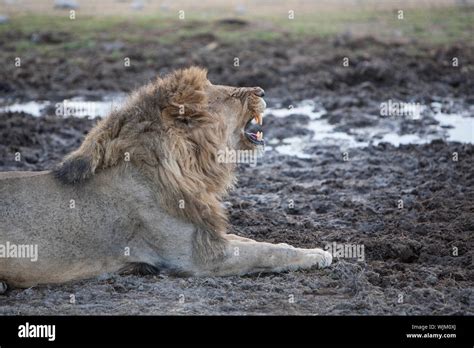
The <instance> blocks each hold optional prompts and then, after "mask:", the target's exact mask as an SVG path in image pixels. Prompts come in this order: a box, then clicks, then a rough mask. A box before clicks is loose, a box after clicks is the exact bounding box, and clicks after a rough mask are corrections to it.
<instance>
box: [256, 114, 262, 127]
mask: <svg viewBox="0 0 474 348" xmlns="http://www.w3.org/2000/svg"><path fill="white" fill-rule="evenodd" d="M255 121H257V123H258V124H259V125H262V124H263V118H262V116H261V115H260V114H255Z"/></svg>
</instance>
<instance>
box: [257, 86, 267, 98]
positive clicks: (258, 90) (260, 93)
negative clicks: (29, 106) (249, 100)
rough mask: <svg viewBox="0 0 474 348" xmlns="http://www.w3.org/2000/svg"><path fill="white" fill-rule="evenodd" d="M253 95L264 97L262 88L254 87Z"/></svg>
mask: <svg viewBox="0 0 474 348" xmlns="http://www.w3.org/2000/svg"><path fill="white" fill-rule="evenodd" d="M255 95H257V96H258V97H260V98H263V97H265V91H264V90H263V88H260V87H257V88H255Z"/></svg>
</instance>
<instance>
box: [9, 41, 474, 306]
mask: <svg viewBox="0 0 474 348" xmlns="http://www.w3.org/2000/svg"><path fill="white" fill-rule="evenodd" d="M11 35H12V37H11V38H4V39H3V41H2V42H0V46H1V47H2V48H5V49H2V53H1V55H2V56H3V57H8V56H9V55H13V54H14V52H12V51H11V50H10V51H9V50H8V49H7V48H8V47H9V41H10V40H12V39H13V38H18V36H21V33H12V34H11ZM36 40H47V41H48V42H57V41H58V40H59V41H61V40H64V35H60V34H54V35H52V34H51V35H46V34H44V33H43V34H41V33H40V34H39V36H37V37H36ZM213 42H216V39H215V37H213V35H212V34H209V35H204V36H203V35H201V36H199V37H198V38H196V39H194V40H191V39H190V40H183V41H182V42H180V44H179V45H169V46H167V45H158V44H154V43H150V44H149V45H150V46H147V47H146V49H145V48H144V47H134V46H130V45H126V44H124V43H122V44H117V43H116V44H114V45H113V47H111V46H110V43H108V42H101V43H100V44H103V45H106V46H104V47H109V48H110V47H111V48H110V49H115V50H118V51H119V52H123V53H124V54H125V53H126V52H129V51H130V52H135V53H134V54H133V56H132V60H133V61H134V62H136V64H134V65H132V67H131V68H130V69H129V70H128V71H126V73H124V71H123V68H122V67H121V66H120V64H122V63H121V62H113V61H112V62H111V61H110V59H109V58H108V55H107V53H106V51H107V49H106V50H105V51H104V50H99V51H97V52H95V56H94V60H95V63H94V64H92V61H89V62H88V63H87V62H86V63H85V64H84V65H83V66H82V65H77V64H71V62H68V61H67V60H65V58H64V57H53V58H45V57H38V56H26V57H25V58H24V59H25V60H24V61H25V63H26V64H24V65H23V67H22V69H21V70H15V71H12V70H9V68H2V69H1V70H0V81H1V82H0V90H1V91H2V92H3V93H4V96H5V99H13V98H20V99H22V100H38V99H48V100H61V98H65V97H71V96H77V95H81V96H84V97H87V98H89V99H93V98H96V99H97V98H100V97H101V96H103V95H105V93H110V92H117V91H122V92H127V91H129V90H130V89H131V88H133V87H134V86H138V85H140V84H142V83H144V82H146V81H147V80H149V79H150V78H152V77H153V76H155V74H156V73H157V72H166V71H169V70H172V69H173V68H175V67H179V66H185V65H189V64H200V65H203V66H206V67H208V68H209V71H210V74H209V75H210V78H211V79H212V80H213V81H214V82H215V83H222V84H231V85H235V84H239V85H261V86H262V87H264V88H265V89H266V92H267V97H268V101H269V105H270V106H277V105H280V106H281V107H288V106H290V105H296V103H297V102H298V101H300V100H303V99H308V98H309V99H312V100H315V101H316V102H317V103H318V104H320V105H322V106H323V107H324V109H325V110H326V113H325V114H324V115H322V116H321V117H322V118H323V119H324V120H326V121H327V122H328V123H329V124H331V125H334V126H335V127H337V130H338V131H340V132H345V133H347V134H350V133H351V132H353V131H354V130H355V129H366V128H370V127H374V126H378V125H381V124H382V125H384V126H387V124H389V123H390V122H392V121H393V120H386V119H383V118H381V117H380V116H378V115H379V112H380V109H379V108H380V103H381V102H383V101H387V100H388V99H394V100H397V99H399V100H404V101H419V102H422V103H423V104H425V105H431V103H433V102H435V103H439V105H440V107H441V108H442V109H443V111H445V112H447V113H453V114H454V113H464V114H466V115H467V116H468V117H469V116H471V117H472V111H473V99H472V90H474V79H472V71H473V66H472V65H467V64H468V63H467V62H469V61H470V62H472V61H473V60H472V58H474V53H473V50H472V47H470V46H469V44H466V45H465V46H463V47H462V49H461V46H460V45H451V46H449V47H436V48H434V47H425V46H423V45H422V44H416V45H415V44H413V43H410V44H402V43H394V44H390V45H389V44H386V43H382V42H379V41H377V40H375V39H372V38H365V39H350V40H349V39H347V38H336V39H331V40H316V39H315V40H311V41H307V42H292V41H284V42H277V43H275V44H274V45H268V44H266V43H262V42H254V41H251V42H247V43H244V44H242V46H239V48H238V52H237V53H236V50H237V48H235V47H232V46H230V45H227V44H224V43H219V42H217V46H215V45H210V44H211V43H213ZM107 45H109V46H107ZM155 52H159V59H154V60H153V61H152V62H150V61H149V60H147V56H149V55H153V54H155ZM90 53H91V52H88V51H87V49H81V50H79V52H78V55H81V56H83V57H85V59H86V60H87V59H89V58H87V57H89V55H88V54H90ZM236 54H241V55H242V56H243V58H242V59H241V65H240V67H239V68H235V67H233V65H232V62H233V57H234V56H235V55H236ZM455 54H458V55H459V54H461V55H462V56H463V57H466V59H465V60H464V59H463V61H464V62H466V65H463V66H461V67H459V68H456V69H455V68H453V67H451V66H449V62H450V60H451V57H452V56H453V55H455ZM345 56H349V57H351V67H352V68H350V69H349V68H344V67H343V66H342V63H341V64H339V63H338V62H340V61H341V62H342V58H343V57H345ZM394 57H396V59H394ZM91 59H92V58H91ZM471 64H472V63H471ZM38 66H41V68H40V69H38ZM469 72H470V73H471V74H470V75H469V74H468V73H469ZM12 74H13V75H12ZM12 76H13V78H12ZM44 113H45V115H43V116H41V117H33V116H31V115H27V114H25V113H18V112H3V113H2V114H0V119H1V122H0V133H1V143H0V168H1V170H43V169H49V168H51V167H52V166H53V165H54V164H55V163H57V162H58V161H59V160H60V158H61V157H62V156H63V155H64V154H66V153H67V152H69V151H71V150H72V149H74V148H76V147H77V146H78V144H79V143H80V141H81V139H82V137H83V136H84V134H85V133H86V132H87V131H88V129H90V128H91V127H92V126H93V124H94V123H95V122H96V120H89V119H86V118H73V117H68V118H62V117H57V116H54V115H53V110H51V109H48V110H46V111H45V112H44ZM389 121H390V122H389ZM264 122H265V123H264V124H265V127H266V130H265V134H266V138H267V139H276V140H278V141H280V140H284V139H285V138H290V137H304V136H308V135H309V133H308V132H310V131H308V129H307V128H306V126H307V124H308V122H310V119H309V117H308V116H307V115H304V114H300V115H294V116H291V117H289V118H278V117H275V116H272V115H268V116H267V117H266V119H265V121H264ZM387 122H389V123H387ZM436 122H437V121H436V119H435V118H434V116H433V114H431V113H426V114H423V115H422V116H421V118H420V119H419V120H407V119H400V120H396V124H397V125H398V128H396V132H397V133H398V134H399V135H401V134H414V133H416V134H418V135H421V136H426V135H427V134H426V133H427V129H429V125H430V124H436ZM387 127H389V126H387ZM316 131H317V130H316ZM447 140H448V141H446V139H445V140H434V141H432V142H429V143H427V144H421V145H420V144H418V145H414V144H408V145H400V146H399V147H396V146H393V145H391V144H388V143H384V142H381V143H380V144H378V145H376V146H375V145H373V144H372V145H369V146H367V147H349V148H344V149H342V148H341V146H338V145H337V144H335V145H334V144H320V143H318V144H317V143H314V144H313V145H312V144H309V147H308V148H307V149H306V150H305V151H306V153H307V154H308V155H309V156H308V157H307V158H298V157H295V156H284V155H281V154H279V153H278V152H276V151H274V150H269V151H267V152H266V154H265V156H264V157H263V158H262V159H261V161H259V163H258V165H257V166H256V167H251V166H248V165H245V164H242V165H241V166H240V167H239V184H238V187H237V189H236V190H235V191H234V192H232V194H231V195H230V197H229V198H228V201H227V202H226V205H227V206H228V209H229V216H230V222H231V232H234V233H237V234H239V235H242V236H245V237H251V238H254V239H256V240H259V241H270V242H285V243H289V244H293V245H295V246H299V247H324V246H325V245H328V244H329V245H331V244H332V243H339V244H354V245H363V246H364V251H365V254H364V259H363V260H357V259H348V258H338V259H336V260H335V262H334V264H333V266H331V267H330V268H329V269H325V270H308V271H297V272H291V273H283V274H257V275H252V276H245V277H227V278H213V277H208V278H175V277H169V276H165V275H158V276H133V275H132V276H118V275H104V276H103V277H100V278H99V279H92V280H85V281H79V282H73V283H70V284H65V285H59V286H58V285H51V286H39V287H35V288H31V289H26V290H19V289H13V290H10V291H9V292H8V293H7V294H6V295H4V296H0V314H124V315H129V314H211V315H212V314H283V315H286V314H305V315H306V314H308V315H314V314H318V315H320V314H326V315H339V314H356V315H366V314H372V315H374V314H382V315H390V314H401V315H405V314H410V315H421V314H441V315H452V314H474V311H473V308H474V307H473V299H474V287H473V284H474V271H473V267H472V264H473V256H474V255H473V253H474V252H473V250H474V242H473V232H474V200H473V197H474V192H473V191H474V176H473V171H472V167H473V161H474V145H472V144H466V143H459V142H452V141H449V139H447ZM17 152H19V153H20V154H21V160H20V161H15V153H17ZM455 153H456V154H457V156H458V157H457V160H454V157H453V156H454V154H455ZM400 200H401V201H402V204H403V206H400ZM456 255H457V256H456ZM71 294H74V296H75V299H76V303H75V304H71V303H70V295H71Z"/></svg>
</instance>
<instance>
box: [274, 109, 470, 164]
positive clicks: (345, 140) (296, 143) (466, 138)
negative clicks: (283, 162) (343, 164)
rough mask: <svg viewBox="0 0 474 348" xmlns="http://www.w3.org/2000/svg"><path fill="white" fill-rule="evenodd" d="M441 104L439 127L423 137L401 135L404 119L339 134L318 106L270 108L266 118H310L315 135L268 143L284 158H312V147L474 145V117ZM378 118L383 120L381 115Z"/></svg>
mask: <svg viewBox="0 0 474 348" xmlns="http://www.w3.org/2000/svg"><path fill="white" fill-rule="evenodd" d="M437 104H438V103H433V104H432V105H431V110H432V113H431V115H432V117H433V118H434V119H435V120H436V121H438V122H439V124H437V125H430V126H428V127H426V128H425V129H424V130H423V131H424V135H420V134H418V133H414V134H400V127H401V124H402V122H403V120H400V119H398V120H397V119H393V118H392V119H390V118H386V117H384V118H383V120H381V122H379V124H378V125H377V126H375V127H361V128H354V129H351V131H350V133H346V132H341V131H337V130H336V127H337V125H332V124H329V123H328V121H327V120H326V119H324V118H322V116H324V115H325V114H326V110H324V108H322V107H321V106H320V105H318V104H317V103H315V102H313V101H311V100H307V101H303V102H302V103H301V104H299V105H298V106H296V107H290V108H274V109H271V108H270V109H267V111H266V115H273V116H275V117H287V116H290V115H295V114H303V115H307V116H308V117H309V118H310V121H309V123H308V125H306V126H304V127H305V128H307V129H309V130H311V131H313V132H314V134H313V135H310V136H304V137H289V138H285V139H282V141H278V140H273V141H270V142H269V150H275V151H277V152H279V153H280V154H283V155H290V156H296V157H299V158H309V157H311V155H310V154H308V153H306V152H305V151H306V150H308V149H309V148H311V147H314V146H317V145H321V146H328V145H329V146H331V145H334V146H338V147H339V148H340V149H341V150H342V151H344V150H347V149H349V148H354V147H366V146H369V145H375V146H376V145H378V144H380V143H382V142H386V143H390V144H392V145H394V146H397V147H398V146H400V145H406V144H425V143H429V142H431V141H432V140H435V139H443V140H447V141H457V142H461V143H470V144H472V143H474V117H469V116H467V115H459V114H446V113H442V112H441V111H440V109H439V106H438V105H437ZM377 117H381V116H378V115H377Z"/></svg>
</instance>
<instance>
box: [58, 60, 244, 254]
mask: <svg viewBox="0 0 474 348" xmlns="http://www.w3.org/2000/svg"><path fill="white" fill-rule="evenodd" d="M207 83H209V82H208V80H207V71H206V70H205V69H202V68H198V67H191V68H187V69H183V70H177V71H175V72H173V73H171V74H169V75H167V76H165V77H163V78H157V79H156V80H155V81H153V82H151V83H150V84H148V85H146V86H144V87H142V88H140V89H138V90H137V91H136V92H134V93H133V94H132V96H131V97H130V98H129V100H128V101H127V103H126V104H125V106H124V107H123V108H121V109H119V110H114V111H112V112H111V113H110V114H109V115H108V116H107V117H106V118H105V119H103V120H101V121H100V122H99V123H98V124H97V125H96V126H95V127H94V128H93V129H92V130H91V131H90V132H89V133H88V135H87V136H86V137H85V139H84V141H83V143H82V144H81V146H80V147H79V148H78V149H77V150H76V151H74V152H72V153H71V154H69V155H68V156H66V157H65V159H64V160H63V161H62V163H60V164H59V165H58V166H57V168H55V169H54V171H53V173H54V175H55V177H56V178H57V179H58V180H59V181H61V182H62V183H63V184H65V185H80V184H81V183H83V182H85V181H87V180H89V179H90V178H91V177H93V176H94V174H96V173H97V172H99V171H103V170H106V169H107V168H111V167H114V166H118V165H121V164H124V162H125V161H126V158H128V159H129V162H130V164H132V165H133V166H135V167H136V168H138V170H139V171H140V172H141V173H142V174H143V175H144V177H145V178H146V179H147V181H148V182H149V183H150V185H152V187H153V191H154V192H156V193H157V195H156V196H157V198H158V199H159V201H160V204H161V205H162V206H163V208H164V209H165V210H166V211H167V212H168V213H169V214H171V215H173V216H177V217H181V218H184V219H185V220H187V221H189V222H192V223H193V224H195V225H196V227H197V229H198V231H199V232H200V233H196V237H195V243H194V245H195V248H198V249H199V250H197V252H196V256H197V257H198V258H200V259H202V261H206V260H210V259H214V258H216V257H218V256H219V255H220V254H221V253H222V252H223V248H224V246H223V244H224V239H223V237H222V236H223V234H224V233H225V232H226V229H227V224H228V222H227V215H226V212H225V210H224V209H223V207H222V204H221V200H222V197H223V196H224V195H225V194H226V193H227V190H228V189H229V188H231V187H232V186H233V184H234V181H235V178H234V175H233V169H234V168H233V165H232V164H225V163H219V161H218V160H217V153H218V151H219V149H221V148H222V147H223V146H226V139H225V134H226V132H225V128H224V126H225V125H224V121H223V119H222V118H220V117H219V116H218V115H213V114H212V113H209V112H208V99H207V97H206V94H205V93H204V87H205V85H206V84H207Z"/></svg>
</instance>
